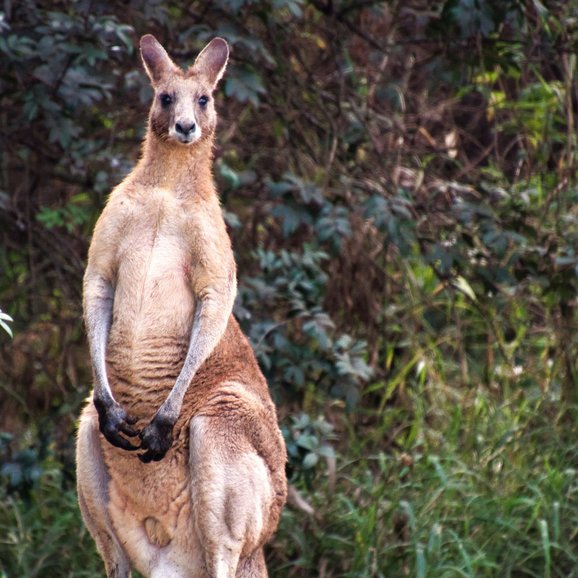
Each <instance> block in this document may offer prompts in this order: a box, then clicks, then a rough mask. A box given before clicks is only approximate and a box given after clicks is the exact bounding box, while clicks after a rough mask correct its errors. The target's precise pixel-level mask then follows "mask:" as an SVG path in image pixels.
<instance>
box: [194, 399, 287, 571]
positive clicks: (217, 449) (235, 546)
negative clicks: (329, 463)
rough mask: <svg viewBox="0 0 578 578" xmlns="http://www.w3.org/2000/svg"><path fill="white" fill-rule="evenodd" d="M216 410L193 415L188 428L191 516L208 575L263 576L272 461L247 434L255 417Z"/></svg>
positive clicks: (272, 503)
mask: <svg viewBox="0 0 578 578" xmlns="http://www.w3.org/2000/svg"><path fill="white" fill-rule="evenodd" d="M220 408H221V409H224V406H220ZM237 409H238V408H237ZM218 413H220V414H221V415H210V416H209V415H204V416H196V417H194V418H193V419H192V420H191V428H190V466H191V493H192V500H193V514H194V517H195V525H196V528H197V531H198V534H199V539H200V541H201V543H202V544H203V550H204V554H205V564H206V568H207V574H208V578H266V577H267V569H266V567H265V563H264V560H263V555H262V547H263V543H264V542H265V541H266V540H267V539H268V538H269V537H270V535H271V533H272V532H273V531H274V530H275V527H273V528H272V527H271V525H272V523H273V525H274V526H276V522H277V519H278V516H276V515H275V514H273V515H272V512H273V511H274V510H275V509H276V508H277V502H278V497H277V493H278V492H276V490H275V488H274V483H273V478H274V475H272V473H271V472H272V468H271V466H272V464H270V463H267V462H266V460H265V459H264V455H265V454H264V453H263V452H261V451H258V449H257V448H256V447H255V444H254V443H253V440H252V439H251V436H250V435H249V434H248V428H251V427H252V426H254V427H257V428H258V427H259V425H255V421H257V422H258V421H259V420H254V419H251V418H250V417H249V418H248V419H247V417H246V414H245V417H244V416H243V415H242V413H241V412H239V413H240V414H239V413H237V412H236V411H233V412H227V411H226V410H224V411H222V412H218ZM249 413H250V414H251V412H249ZM251 415H252V414H251ZM251 422H253V423H251ZM275 427H276V424H275ZM272 442H273V443H274V444H275V443H276V438H274V437H273V438H272ZM279 453H280V456H279V457H280V463H281V464H282V465H284V456H285V454H284V448H281V449H280V452H279ZM273 465H275V464H273ZM283 479H284V478H283ZM282 490H284V487H283V488H282ZM281 493H282V492H281ZM279 509H280V507H279Z"/></svg>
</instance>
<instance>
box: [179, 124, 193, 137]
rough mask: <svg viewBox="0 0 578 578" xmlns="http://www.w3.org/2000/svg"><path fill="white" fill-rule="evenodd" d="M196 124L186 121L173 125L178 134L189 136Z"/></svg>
mask: <svg viewBox="0 0 578 578" xmlns="http://www.w3.org/2000/svg"><path fill="white" fill-rule="evenodd" d="M196 128H197V125H196V124H195V123H194V122H191V123H186V122H177V124H176V125H175V129H176V131H177V132H178V133H179V134H182V135H183V136H189V135H190V134H191V133H193V132H195V129H196Z"/></svg>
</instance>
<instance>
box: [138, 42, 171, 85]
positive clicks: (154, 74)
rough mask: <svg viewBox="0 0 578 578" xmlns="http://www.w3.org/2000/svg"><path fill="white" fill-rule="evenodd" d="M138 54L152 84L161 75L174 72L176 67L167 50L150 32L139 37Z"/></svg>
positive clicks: (157, 80)
mask: <svg viewBox="0 0 578 578" xmlns="http://www.w3.org/2000/svg"><path fill="white" fill-rule="evenodd" d="M140 54H141V57H142V61H143V64H144V67H145V70H146V73H147V74H148V75H149V78H150V79H151V82H152V83H153V84H156V83H157V82H159V80H160V79H161V78H162V77H163V76H165V75H166V74H168V73H171V72H174V71H175V70H176V69H177V68H178V67H177V65H176V64H175V63H174V62H173V61H172V60H171V57H170V56H169V55H168V54H167V51H166V50H165V49H164V48H163V47H162V46H161V44H160V42H159V41H158V40H157V39H156V38H155V37H154V36H153V35H152V34H145V35H144V36H143V37H142V38H141V39H140Z"/></svg>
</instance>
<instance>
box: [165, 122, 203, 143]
mask: <svg viewBox="0 0 578 578" xmlns="http://www.w3.org/2000/svg"><path fill="white" fill-rule="evenodd" d="M170 134H171V136H172V137H173V138H174V139H175V140H177V141H178V142H180V143H183V144H190V143H192V142H194V141H197V140H199V138H200V136H201V131H200V127H199V126H198V125H197V123H196V122H195V121H194V120H178V121H176V122H175V124H174V126H173V128H172V130H170Z"/></svg>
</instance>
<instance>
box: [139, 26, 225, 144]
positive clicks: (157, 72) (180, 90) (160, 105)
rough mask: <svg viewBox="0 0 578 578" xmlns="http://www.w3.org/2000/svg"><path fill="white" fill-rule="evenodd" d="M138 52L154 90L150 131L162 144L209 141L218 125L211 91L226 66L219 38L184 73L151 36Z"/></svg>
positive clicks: (221, 42) (222, 43)
mask: <svg viewBox="0 0 578 578" xmlns="http://www.w3.org/2000/svg"><path fill="white" fill-rule="evenodd" d="M140 49H141V56H142V60H143V63H144V67H145V70H146V72H147V74H148V76H149V78H150V80H151V84H152V86H153V88H154V91H155V98H154V102H153V104H152V107H151V111H150V116H149V131H150V132H152V134H153V135H154V136H156V137H157V138H159V139H161V140H163V141H165V142H174V143H178V144H180V145H182V146H190V145H192V144H193V143H196V142H198V141H200V140H201V139H203V140H205V139H208V138H212V136H213V134H214V132H215V126H216V123H217V115H216V113H215V107H214V104H213V91H214V90H215V87H216V86H217V83H218V82H219V80H220V78H221V77H222V76H223V73H224V72H225V67H226V66H227V59H228V58H229V47H228V45H227V43H226V42H225V41H224V40H223V39H222V38H214V39H213V40H211V42H209V44H207V46H205V48H204V49H203V50H202V52H201V53H200V54H199V56H198V57H197V59H196V60H195V62H194V64H193V65H192V66H190V67H189V68H188V69H187V70H186V71H184V70H182V69H181V68H180V67H178V66H177V65H176V64H175V63H174V62H173V61H172V60H171V58H170V57H169V55H168V54H167V52H166V51H165V49H164V48H163V47H162V46H161V45H160V43H159V42H158V41H157V39H156V38H155V37H154V36H152V35H150V34H147V35H145V36H143V37H142V38H141V41H140Z"/></svg>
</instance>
